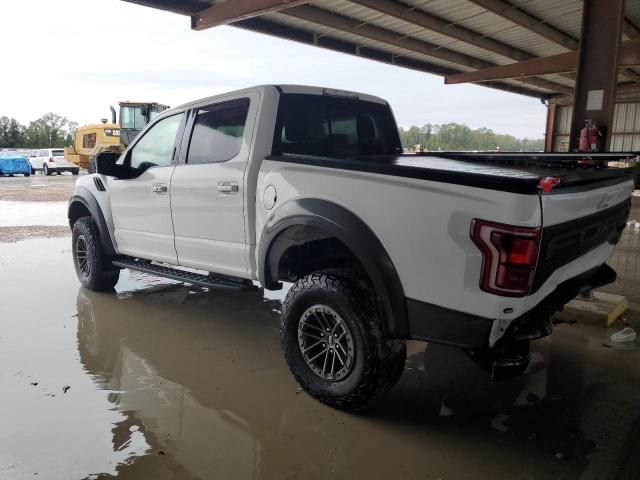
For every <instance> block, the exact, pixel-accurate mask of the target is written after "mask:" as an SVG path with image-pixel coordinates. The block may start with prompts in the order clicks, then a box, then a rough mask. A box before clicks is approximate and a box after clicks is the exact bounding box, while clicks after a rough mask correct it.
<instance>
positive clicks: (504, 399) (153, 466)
mask: <svg viewBox="0 0 640 480" xmlns="http://www.w3.org/2000/svg"><path fill="white" fill-rule="evenodd" d="M14 259H25V260H24V261H22V260H20V261H15V260H14ZM24 262H27V263H26V264H25V263H24ZM0 267H1V268H0V271H1V272H2V274H1V275H0V292H1V298H2V301H1V302H0V325H1V327H2V328H1V329H0V391H1V392H2V406H4V408H0V425H2V429H0V478H12V479H13V478H16V479H20V478H33V473H38V474H39V475H38V476H39V478H47V479H54V480H55V479H64V480H68V479H81V478H96V476H98V475H100V474H108V475H117V476H118V477H120V478H131V479H138V478H180V479H191V478H206V479H231V478H232V479H249V478H251V479H281V478H304V479H326V478H332V479H343V478H344V479H352V478H363V477H366V478H370V479H389V478H409V479H412V478H416V479H417V478H420V479H424V478H456V479H475V478H557V477H560V478H607V476H608V473H609V472H610V471H611V468H612V466H613V465H615V463H616V461H617V459H618V456H619V454H620V451H621V449H622V448H623V445H624V444H625V441H626V440H627V436H629V435H630V431H631V430H630V429H631V425H632V424H633V422H634V420H635V419H636V418H637V414H638V405H640V362H639V361H638V360H640V353H639V352H638V351H637V350H636V351H619V350H613V349H610V348H605V347H603V346H602V338H603V335H604V333H603V330H602V329H596V328H595V327H591V328H583V327H581V326H579V325H573V326H568V325H562V326H560V327H557V328H556V332H555V333H554V335H553V336H552V337H551V338H549V339H545V340H541V341H537V342H534V344H533V353H532V358H533V361H532V367H531V368H530V371H529V373H528V374H527V375H525V376H523V377H521V378H518V379H514V380H511V381H507V382H502V383H496V384H492V383H491V382H490V381H489V379H488V377H487V375H486V374H485V373H484V372H483V371H481V370H480V369H479V368H478V367H476V366H475V365H474V364H473V363H472V362H471V361H470V360H469V358H468V357H467V355H466V354H465V353H464V352H462V351H460V350H456V349H453V348H449V347H444V346H439V345H426V344H424V343H421V342H409V344H408V350H409V352H408V353H409V357H408V360H407V364H406V368H405V372H404V375H403V377H402V379H401V381H400V383H399V384H398V385H397V386H396V388H394V389H393V390H392V391H391V392H390V393H389V394H388V395H387V396H385V397H384V398H382V399H381V400H380V401H379V403H377V404H376V405H374V406H373V407H371V408H369V409H367V410H365V411H364V412H361V413H359V414H346V413H343V412H339V411H335V410H332V409H329V408H327V407H325V406H323V405H321V404H319V403H318V402H316V401H314V400H313V399H311V398H310V397H308V396H307V395H305V394H304V393H302V392H300V390H299V388H298V385H297V384H296V383H295V381H294V380H293V378H292V377H291V375H290V373H289V371H288V369H287V367H286V365H285V362H284V360H283V357H282V353H281V350H280V341H279V335H278V311H279V309H280V306H281V305H280V300H279V299H280V298H282V296H283V294H284V293H285V292H284V291H281V292H271V293H269V294H268V295H267V294H265V292H263V291H262V290H261V289H256V290H254V291H249V292H227V291H207V289H201V288H195V287H188V286H185V285H183V284H180V283H176V282H173V281H168V280H164V279H157V278H155V277H150V276H146V275H142V274H138V273H135V274H134V273H129V272H126V271H125V272H123V273H122V277H121V278H122V279H121V281H120V282H119V284H118V285H117V287H116V291H115V292H111V293H109V292H107V293H96V292H90V291H87V290H84V289H82V288H80V287H79V284H78V282H77V279H76V278H75V273H74V271H73V267H72V263H71V258H70V253H69V239H68V238H66V239H51V240H44V239H37V240H29V241H24V242H19V243H16V244H10V245H6V246H5V245H2V246H0ZM35 272H37V273H38V274H37V275H35V274H34V273H35ZM31 383H37V384H38V385H31ZM64 386H70V387H71V388H70V389H69V390H68V391H67V393H63V387H64ZM50 394H55V397H52V396H50ZM603 411H606V412H612V413H611V415H602V412H603Z"/></svg>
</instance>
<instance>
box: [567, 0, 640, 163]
mask: <svg viewBox="0 0 640 480" xmlns="http://www.w3.org/2000/svg"><path fill="white" fill-rule="evenodd" d="M624 2H625V0H584V7H583V10H582V30H581V35H580V50H579V54H578V69H577V72H578V74H577V78H576V88H575V94H574V107H573V117H572V119H571V134H570V137H569V147H570V149H573V148H575V147H576V146H577V144H578V139H579V137H580V130H581V129H582V128H583V127H584V125H585V122H586V121H587V120H593V121H594V122H595V123H596V125H597V127H598V129H599V130H600V131H601V132H602V134H603V137H604V151H608V150H609V142H610V140H611V130H612V128H611V127H612V124H613V112H614V108H615V101H616V87H617V84H618V58H619V57H622V56H623V55H619V51H620V37H621V36H622V24H623V19H624ZM639 40H640V39H636V40H629V41H627V42H625V44H629V43H630V42H638V41H639ZM628 53H629V52H628ZM630 53H631V55H632V56H633V55H635V56H640V51H638V49H636V51H635V52H630Z"/></svg>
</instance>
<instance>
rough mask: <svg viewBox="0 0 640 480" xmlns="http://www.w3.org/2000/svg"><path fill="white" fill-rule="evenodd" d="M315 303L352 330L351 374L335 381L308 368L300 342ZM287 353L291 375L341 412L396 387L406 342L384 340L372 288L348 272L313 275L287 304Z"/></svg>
mask: <svg viewBox="0 0 640 480" xmlns="http://www.w3.org/2000/svg"><path fill="white" fill-rule="evenodd" d="M314 305H326V306H328V307H329V308H331V309H332V310H334V311H335V312H336V313H337V314H338V315H340V317H341V319H342V320H343V321H344V322H345V323H346V324H347V326H348V327H349V329H350V331H351V333H352V337H353V340H354V341H353V344H354V360H353V366H352V368H351V371H350V372H349V373H348V374H347V376H345V377H344V378H342V379H340V380H337V381H331V380H325V379H324V378H322V377H321V376H319V375H317V374H316V373H315V372H314V371H313V370H312V369H311V367H310V366H309V365H308V364H307V362H306V360H305V359H304V357H303V354H302V352H301V348H300V346H299V343H298V325H299V323H300V320H301V318H302V315H303V313H304V312H305V310H307V309H308V308H309V307H311V306H314ZM280 335H281V340H282V349H283V352H284V356H285V358H286V360H287V364H288V365H289V369H290V370H291V373H292V374H293V376H294V377H295V379H296V380H297V381H298V383H299V384H300V385H301V386H302V388H303V389H304V390H305V391H306V392H307V393H308V394H309V395H311V396H312V397H314V398H316V399H317V400H319V401H320V402H322V403H324V404H326V405H329V406H331V407H334V408H337V409H341V410H350V411H353V410H358V409H361V408H363V407H365V406H366V405H368V404H370V403H371V402H372V401H374V400H375V399H377V398H378V397H379V396H380V395H382V394H383V393H385V392H387V391H388V390H389V389H391V388H392V387H393V386H394V385H395V384H396V383H397V382H398V380H399V379H400V377H401V375H402V371H403V369H404V363H405V360H406V357H407V351H406V344H405V342H404V341H402V340H391V339H388V338H386V337H385V336H384V334H383V332H382V329H381V320H380V315H379V313H378V307H377V302H376V297H375V294H374V292H373V289H372V288H371V287H370V286H369V285H368V284H367V283H366V282H364V281H361V280H358V277H357V275H356V274H355V273H354V272H350V271H348V270H344V271H343V270H327V271H321V272H316V273H312V274H310V275H307V276H306V277H304V278H301V279H300V280H298V281H297V282H296V283H295V284H294V285H293V286H292V287H291V289H290V290H289V292H288V293H287V296H286V298H285V300H284V302H283V304H282V314H281V317H280Z"/></svg>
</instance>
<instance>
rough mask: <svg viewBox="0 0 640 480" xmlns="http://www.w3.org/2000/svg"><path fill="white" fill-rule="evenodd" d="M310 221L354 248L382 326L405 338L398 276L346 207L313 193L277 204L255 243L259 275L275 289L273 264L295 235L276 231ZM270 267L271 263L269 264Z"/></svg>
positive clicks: (376, 241)
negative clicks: (306, 196)
mask: <svg viewBox="0 0 640 480" xmlns="http://www.w3.org/2000/svg"><path fill="white" fill-rule="evenodd" d="M298 226H309V227H314V228H315V229H317V230H320V231H321V232H323V234H326V236H327V237H335V238H337V239H338V240H340V241H341V242H342V243H344V245H345V246H346V247H347V248H349V249H350V250H351V252H353V254H354V255H355V257H356V258H357V259H358V261H359V262H360V263H361V265H362V266H363V268H364V270H365V271H366V273H367V275H368V276H369V278H370V280H371V283H372V285H373V288H374V290H375V292H376V295H377V298H378V305H379V307H380V311H381V312H382V315H383V329H384V330H385V333H386V334H387V335H388V336H389V337H392V338H409V326H408V317H407V305H406V299H405V296H404V290H403V288H402V284H401V283H400V277H399V276H398V272H397V271H396V269H395V267H394V265H393V262H392V261H391V258H390V257H389V254H388V253H387V251H386V250H385V248H384V246H383V245H382V243H381V242H380V240H379V239H378V237H377V236H376V235H375V234H374V233H373V231H372V230H371V229H370V228H369V227H368V226H367V225H366V224H365V222H364V221H363V220H362V219H360V218H359V217H358V216H356V215H355V214H354V213H353V212H351V211H349V210H347V209H346V208H344V207H342V206H340V205H338V204H336V203H333V202H330V201H328V200H322V199H317V198H297V199H293V200H290V201H288V202H286V203H284V204H282V205H281V206H280V207H279V208H278V209H277V210H276V211H275V212H274V213H273V215H272V216H271V217H270V218H269V220H268V221H267V224H266V225H265V227H264V229H263V231H262V236H261V238H260V244H259V246H258V278H259V280H260V283H262V285H264V286H265V287H266V288H267V289H277V288H279V287H280V283H279V282H278V278H277V275H278V272H277V271H275V272H274V270H275V269H277V265H278V263H279V261H280V258H281V257H282V255H283V254H284V252H285V251H286V249H287V248H289V247H290V246H292V245H295V244H296V240H295V238H289V237H287V236H286V235H281V234H282V233H283V232H284V231H285V230H287V229H288V228H290V227H298ZM274 267H275V268H274Z"/></svg>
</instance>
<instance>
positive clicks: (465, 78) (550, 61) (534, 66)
mask: <svg viewBox="0 0 640 480" xmlns="http://www.w3.org/2000/svg"><path fill="white" fill-rule="evenodd" d="M577 64H578V52H567V53H560V54H558V55H551V56H549V57H544V58H536V59H534V60H526V61H524V62H517V63H510V64H508V65H499V66H496V67H490V68H485V69H484V70H477V71H475V72H465V73H459V74H457V75H453V76H450V77H447V78H445V83H448V84H456V83H467V82H486V81H488V80H502V79H505V78H522V77H529V76H534V75H551V74H556V73H566V72H572V71H574V70H576V68H577ZM633 65H640V38H636V39H635V40H627V41H626V42H622V44H621V45H620V48H619V53H618V66H625V67H628V66H633Z"/></svg>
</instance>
